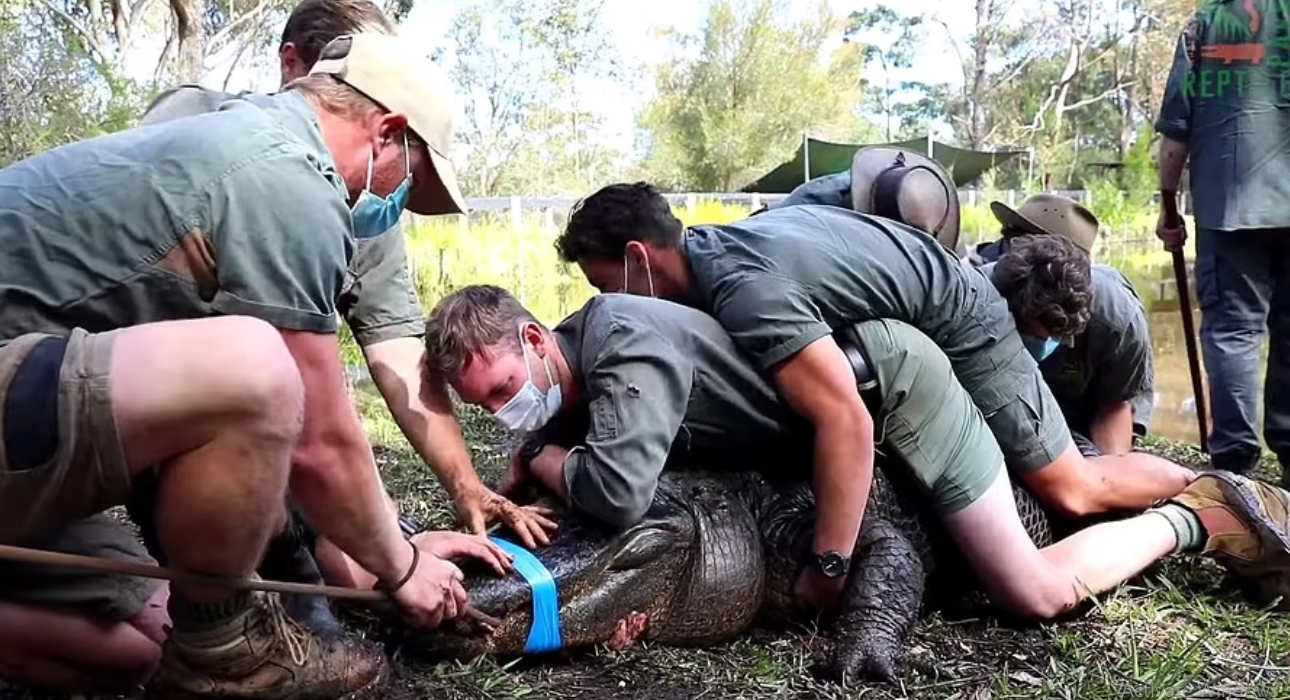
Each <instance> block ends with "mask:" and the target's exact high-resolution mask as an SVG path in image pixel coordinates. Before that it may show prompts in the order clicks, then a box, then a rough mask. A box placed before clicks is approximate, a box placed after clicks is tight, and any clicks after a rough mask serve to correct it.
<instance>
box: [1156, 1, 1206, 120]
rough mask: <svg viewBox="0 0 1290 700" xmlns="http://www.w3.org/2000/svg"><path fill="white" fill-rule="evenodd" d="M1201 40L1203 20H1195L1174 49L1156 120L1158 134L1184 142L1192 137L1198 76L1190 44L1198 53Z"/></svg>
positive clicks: (1188, 26) (1185, 30)
mask: <svg viewBox="0 0 1290 700" xmlns="http://www.w3.org/2000/svg"><path fill="white" fill-rule="evenodd" d="M1200 37H1201V34H1200V20H1199V18H1198V17H1193V18H1192V20H1191V22H1190V23H1189V24H1188V25H1187V27H1186V28H1185V29H1184V30H1183V33H1182V34H1181V35H1180V36H1179V37H1178V44H1177V46H1175V47H1174V62H1173V67H1172V68H1170V70H1169V79H1168V81H1167V82H1166V83H1165V92H1164V97H1163V98H1162V99H1161V101H1160V116H1159V118H1158V119H1156V132H1157V133H1159V134H1160V135H1162V136H1167V137H1169V138H1171V139H1173V140H1175V141H1180V142H1182V143H1187V140H1188V137H1189V136H1190V135H1191V101H1192V97H1193V96H1194V95H1195V90H1196V85H1195V73H1193V71H1192V62H1191V58H1190V57H1188V55H1187V50H1188V44H1189V43H1190V44H1194V45H1193V47H1192V50H1193V51H1196V52H1199V44H1200Z"/></svg>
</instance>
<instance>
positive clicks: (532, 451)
mask: <svg viewBox="0 0 1290 700" xmlns="http://www.w3.org/2000/svg"><path fill="white" fill-rule="evenodd" d="M545 447H546V443H545V442H543V441H542V439H541V438H539V437H538V436H537V435H532V436H530V437H529V439H527V440H525V441H524V444H523V445H520V454H519V458H520V465H521V466H523V467H524V468H525V469H528V468H529V467H532V466H533V460H534V459H535V458H537V456H538V455H539V454H541V452H542V449H543V448H545Z"/></svg>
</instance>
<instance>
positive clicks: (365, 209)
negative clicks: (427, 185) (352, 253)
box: [349, 132, 412, 239]
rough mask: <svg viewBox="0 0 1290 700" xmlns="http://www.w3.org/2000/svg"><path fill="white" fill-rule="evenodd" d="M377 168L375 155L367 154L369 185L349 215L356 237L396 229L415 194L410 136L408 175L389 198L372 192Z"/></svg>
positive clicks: (405, 145) (405, 157)
mask: <svg viewBox="0 0 1290 700" xmlns="http://www.w3.org/2000/svg"><path fill="white" fill-rule="evenodd" d="M375 165H376V154H375V153H371V152H369V153H368V154H367V185H366V186H364V187H363V191H362V192H361V193H359V195H358V201H357V202H354V206H353V207H352V208H351V209H350V212H349V216H350V218H351V219H352V220H353V222H354V238H360V239H361V238H373V237H376V236H379V235H381V234H382V233H385V232H386V231H389V230H390V229H392V228H394V225H395V224H397V223H398V222H399V216H401V215H402V214H403V209H404V207H405V206H407V203H408V193H409V192H411V191H412V160H411V154H410V152H409V151H408V135H407V133H406V132H405V133H404V134H403V168H404V172H406V173H407V176H406V177H404V178H403V184H401V185H399V186H398V188H397V189H395V190H394V191H393V192H391V193H390V196H389V197H379V196H377V195H376V194H375V193H373V192H372V168H373V167H375Z"/></svg>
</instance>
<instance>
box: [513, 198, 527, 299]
mask: <svg viewBox="0 0 1290 700" xmlns="http://www.w3.org/2000/svg"><path fill="white" fill-rule="evenodd" d="M511 233H512V234H513V235H514V236H515V250H516V252H517V253H519V260H517V261H516V263H515V271H516V273H517V275H518V278H517V279H516V280H515V286H516V288H517V289H518V290H519V295H518V296H519V298H520V304H524V303H526V302H525V300H526V299H527V298H528V294H527V293H526V285H525V284H524V278H525V275H524V268H525V265H524V208H523V207H522V205H521V203H520V198H519V197H516V196H512V197H511Z"/></svg>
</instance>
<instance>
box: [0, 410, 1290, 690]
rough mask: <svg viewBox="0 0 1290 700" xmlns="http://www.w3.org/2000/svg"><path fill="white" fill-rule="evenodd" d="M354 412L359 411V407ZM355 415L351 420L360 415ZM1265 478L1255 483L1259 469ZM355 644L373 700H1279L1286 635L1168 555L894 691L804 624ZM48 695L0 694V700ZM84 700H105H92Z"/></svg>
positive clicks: (1178, 454)
mask: <svg viewBox="0 0 1290 700" xmlns="http://www.w3.org/2000/svg"><path fill="white" fill-rule="evenodd" d="M365 408H370V406H369V407H365ZM365 412H366V411H365ZM463 423H464V425H465V427H466V429H467V432H468V436H469V437H470V439H471V444H472V450H473V452H474V456H475V459H476V464H477V466H478V468H479V469H480V470H481V472H483V473H484V474H485V475H486V477H485V478H486V480H487V481H490V482H494V483H495V481H496V480H497V479H499V478H500V474H501V469H502V464H503V459H504V452H503V449H502V448H501V447H500V445H501V442H500V438H499V436H498V435H497V434H496V432H495V430H494V429H493V428H492V426H491V425H490V424H489V423H488V422H487V421H486V420H480V416H469V415H467V416H463ZM368 426H369V431H371V432H372V433H373V440H374V441H375V442H377V443H378V444H385V445H391V446H392V448H382V449H380V450H379V451H378V452H379V459H380V461H381V463H382V468H383V471H384V473H385V475H386V480H387V483H388V484H389V485H390V487H391V489H392V490H393V491H394V492H395V493H396V495H397V496H398V498H399V500H400V503H401V504H402V505H403V507H404V508H405V509H408V510H410V511H412V512H414V513H417V514H418V515H420V516H422V517H425V518H427V519H428V520H429V521H430V522H432V523H434V524H435V525H436V526H444V527H447V526H450V525H451V524H452V519H451V511H450V509H449V507H448V504H447V502H446V500H445V499H444V496H443V493H442V491H441V490H440V489H439V488H438V486H437V485H436V483H435V482H434V480H433V478H432V477H429V476H428V474H427V472H426V471H425V469H424V467H423V466H421V465H419V464H418V463H417V462H416V460H415V459H410V458H409V457H408V456H407V453H406V452H404V451H401V450H400V449H399V448H400V446H401V445H402V443H401V437H400V436H398V435H397V429H392V428H390V426H388V425H382V424H381V423H380V418H379V416H378V417H376V418H373V417H372V416H371V415H369V416H368ZM1147 449H1149V450H1150V451H1152V452H1154V453H1157V454H1160V455H1162V456H1166V457H1169V458H1171V459H1174V460H1175V461H1178V462H1181V463H1186V464H1191V465H1201V464H1204V463H1205V461H1204V458H1203V455H1201V454H1200V453H1199V452H1197V451H1196V450H1195V449H1193V448H1190V447H1187V446H1184V445H1179V444H1174V443H1167V442H1161V441H1150V443H1149V445H1148V447H1147ZM1265 469H1268V470H1269V471H1267V473H1266V475H1267V476H1271V471H1270V466H1265ZM347 622H348V623H349V624H350V626H351V628H352V629H353V630H354V632H355V633H358V634H367V635H371V636H375V637H377V638H381V639H383V641H385V642H386V644H387V650H388V651H389V653H390V654H391V657H392V658H393V659H394V662H395V668H396V678H395V680H394V682H393V683H392V685H391V687H390V688H389V690H388V691H387V693H385V695H384V697H386V698H390V699H391V700H403V699H404V698H406V699H409V700H411V699H412V698H443V699H457V698H462V699H465V698H472V699H474V698H479V699H488V700H493V699H501V698H554V697H561V698H586V699H588V700H590V699H593V698H606V699H608V698H617V699H623V700H628V699H642V700H643V699H645V698H649V699H651V700H682V699H685V700H691V699H697V698H723V699H724V698H729V699H732V700H733V699H738V698H822V699H831V698H872V699H873V700H885V699H888V698H893V699H894V698H917V699H922V698H927V699H929V700H930V699H933V698H935V699H958V698H962V699H964V700H968V699H970V700H986V699H988V698H1035V699H1041V698H1042V699H1045V700H1047V699H1050V698H1071V699H1074V698H1082V699H1096V698H1106V699H1108V700H1109V699H1110V698H1151V699H1156V698H1159V699H1161V700H1164V699H1170V700H1172V699H1174V698H1260V699H1271V698H1290V624H1287V617H1286V616H1285V615H1283V614H1274V613H1270V612H1264V611H1260V610H1258V609H1256V608H1254V607H1252V606H1251V605H1249V604H1248V603H1246V602H1245V601H1244V600H1243V599H1242V598H1241V597H1240V596H1239V595H1238V594H1236V593H1234V592H1233V591H1232V590H1231V589H1230V588H1229V587H1228V586H1225V585H1224V578H1223V572H1222V571H1221V570H1220V569H1219V568H1218V567H1217V566H1216V565H1214V564H1213V563H1211V562H1209V561H1207V560H1198V559H1194V558H1184V557H1171V558H1169V559H1167V560H1166V561H1164V562H1163V563H1162V564H1161V565H1159V566H1157V567H1155V568H1153V569H1152V570H1150V571H1148V572H1147V573H1146V574H1145V575H1144V576H1142V577H1140V578H1139V579H1138V580H1135V581H1133V582H1131V583H1130V584H1129V585H1126V586H1124V587H1122V588H1120V589H1119V590H1117V591H1116V592H1115V593H1113V594H1112V595H1109V596H1106V597H1104V598H1103V599H1102V600H1101V601H1099V604H1098V607H1097V608H1096V609H1095V610H1093V611H1092V612H1091V613H1089V614H1088V615H1087V616H1086V617H1084V618H1083V619H1080V620H1078V621H1075V622H1067V623H1061V624H1053V625H1033V626H1025V627H1019V628H1012V627H1007V626H1003V625H1001V624H999V623H997V622H995V621H992V620H989V619H966V620H952V619H947V618H945V617H943V616H941V615H934V616H931V617H929V618H928V619H926V620H924V621H923V622H922V623H920V624H919V625H918V626H917V628H916V629H915V630H914V632H913V633H912V635H911V636H910V638H909V639H908V641H907V644H906V653H905V659H904V661H903V664H902V666H903V667H902V672H901V677H900V679H899V682H898V683H896V684H894V685H857V686H853V687H848V688H843V687H840V686H838V685H834V684H830V683H826V682H821V681H817V680H816V679H815V678H814V676H813V674H812V671H811V668H812V664H813V658H815V657H814V655H815V654H818V653H820V652H821V651H822V650H823V649H824V648H825V645H826V644H827V637H826V636H825V635H824V634H822V633H817V631H816V630H813V629H810V628H806V627H803V628H799V629H791V630H779V631H770V630H761V629H754V630H750V631H749V633H748V634H746V635H745V636H744V637H743V638H741V639H739V640H738V641H735V642H733V643H730V644H725V645H721V646H718V647H715V648H709V649H701V650H700V649H675V648H666V647H661V646H655V645H649V644H643V645H639V646H637V647H635V648H633V649H630V650H627V651H623V652H615V651H610V650H607V649H604V648H598V649H595V650H592V651H588V652H586V653H581V654H576V655H559V656H557V657H556V658H549V659H541V660H536V661H533V660H530V661H526V662H524V663H517V664H514V665H510V666H508V667H502V666H499V665H498V664H497V663H495V662H493V661H491V660H487V659H479V660H476V661H474V662H471V663H467V664H461V663H434V662H433V661H431V660H425V659H419V658H416V657H415V656H414V655H413V654H412V653H410V651H409V650H408V649H405V648H403V647H402V646H401V645H400V643H399V642H398V640H397V639H394V638H387V637H385V636H383V634H382V633H381V632H380V631H379V630H377V629H374V628H372V627H371V626H369V625H365V624H363V623H362V622H357V621H353V620H347ZM48 697H64V696H48V695H41V694H37V693H34V692H32V691H27V690H24V689H19V688H13V687H9V688H7V689H6V688H4V687H3V686H2V685H0V700H19V699H24V700H25V699H32V700H35V699H37V698H48ZM85 700H109V698H107V697H105V696H95V697H93V698H88V697H87V698H85Z"/></svg>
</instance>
